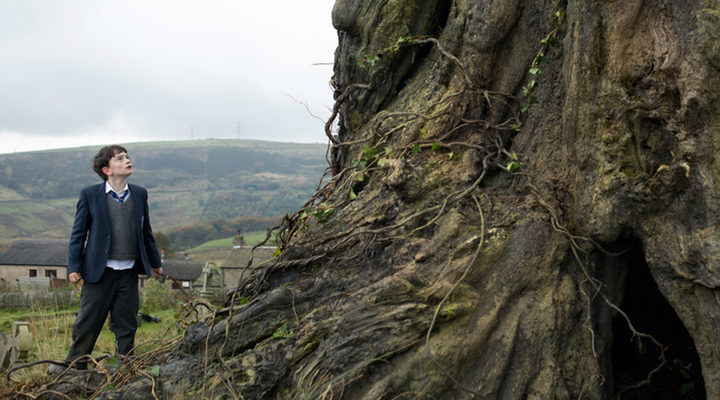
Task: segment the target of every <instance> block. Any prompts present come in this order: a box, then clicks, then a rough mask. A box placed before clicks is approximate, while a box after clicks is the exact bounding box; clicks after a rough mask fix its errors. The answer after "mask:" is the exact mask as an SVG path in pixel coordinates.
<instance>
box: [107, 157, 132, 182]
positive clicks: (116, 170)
mask: <svg viewBox="0 0 720 400" xmlns="http://www.w3.org/2000/svg"><path fill="white" fill-rule="evenodd" d="M102 171H103V172H104V173H105V175H107V176H108V178H110V177H116V178H121V177H124V178H127V177H128V176H130V175H132V163H131V162H130V157H129V156H128V155H127V153H118V154H115V156H114V157H113V158H111V159H110V161H109V162H108V166H107V167H103V169H102Z"/></svg>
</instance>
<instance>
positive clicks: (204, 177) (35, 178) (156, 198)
mask: <svg viewBox="0 0 720 400" xmlns="http://www.w3.org/2000/svg"><path fill="white" fill-rule="evenodd" d="M124 146H125V147H126V148H127V149H128V152H129V153H130V156H131V158H132V160H133V166H134V168H135V172H134V173H133V176H132V177H131V179H130V180H131V182H133V183H136V184H138V185H141V186H144V187H146V188H147V189H148V191H149V194H150V206H151V218H152V220H153V221H152V222H153V228H154V229H155V230H156V231H170V230H173V229H177V228H180V227H184V226H189V225H197V224H202V223H203V222H207V221H211V220H217V219H225V220H231V219H236V218H252V217H265V218H267V217H276V216H280V215H282V214H284V213H287V212H290V211H294V210H295V209H297V208H298V207H300V206H301V205H302V204H303V203H304V201H305V200H306V199H308V198H309V197H310V196H312V194H313V193H314V191H315V188H316V187H317V184H318V181H319V179H320V177H321V175H322V173H323V170H324V169H325V168H326V166H327V162H326V161H325V150H326V146H325V145H324V144H299V143H279V142H266V141H254V140H226V139H222V140H220V139H208V140H195V141H164V142H142V143H130V144H126V145H124ZM99 148H100V146H88V147H80V148H68V149H60V150H48V151H34V152H23V153H15V154H3V155H0V240H3V241H7V240H9V239H12V238H20V237H23V238H27V237H38V238H66V237H67V236H68V235H69V232H70V228H71V225H72V220H73V215H74V212H75V201H76V199H77V194H78V193H79V191H80V189H82V188H83V187H85V186H87V185H91V184H93V183H97V182H98V181H99V178H98V177H97V175H95V173H94V172H93V171H92V169H91V167H90V161H91V159H92V156H93V155H94V154H95V153H96V152H97V150H98V149H99Z"/></svg>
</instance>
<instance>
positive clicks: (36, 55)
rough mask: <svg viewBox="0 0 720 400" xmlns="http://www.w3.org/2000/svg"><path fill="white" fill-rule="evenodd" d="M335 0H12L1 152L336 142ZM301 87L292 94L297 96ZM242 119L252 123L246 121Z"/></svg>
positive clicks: (1, 2)
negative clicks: (212, 141)
mask: <svg viewBox="0 0 720 400" xmlns="http://www.w3.org/2000/svg"><path fill="white" fill-rule="evenodd" d="M333 4H334V0H309V1H299V0H275V1H249V0H207V1H198V0H195V1H191V0H122V1H121V0H112V1H111V0H62V1H59V0H0V153H9V152H16V151H18V152H19V151H27V150H39V149H47V148H61V147H74V146H80V145H88V144H92V145H96V144H109V143H129V142H135V141H147V140H187V139H205V138H237V137H240V138H243V139H263V140H275V141H290V142H306V143H307V142H321V143H325V142H326V141H327V139H326V137H325V134H324V132H323V123H322V122H321V121H319V120H317V119H314V118H313V117H312V116H311V115H310V114H309V113H308V111H307V110H306V108H305V106H304V105H302V104H298V103H297V102H296V101H295V100H293V98H294V99H296V100H298V101H300V102H305V103H307V105H308V107H309V108H310V110H311V111H312V112H313V113H314V114H315V115H317V116H319V117H321V118H322V119H326V118H327V117H328V116H329V114H330V111H329V110H328V108H329V107H332V92H331V89H330V88H329V86H328V81H329V80H330V77H331V76H332V66H331V65H315V66H314V65H313V64H323V63H324V64H331V63H332V61H333V53H334V51H335V47H336V46H337V34H336V32H335V30H334V28H333V27H332V22H331V17H330V13H331V10H332V6H333ZM291 97H292V98H291ZM238 128H239V129H238Z"/></svg>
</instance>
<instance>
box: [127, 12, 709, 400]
mask: <svg viewBox="0 0 720 400" xmlns="http://www.w3.org/2000/svg"><path fill="white" fill-rule="evenodd" d="M333 22H334V24H335V26H336V28H337V29H338V31H339V46H338V49H337V53H336V65H335V77H334V84H335V85H336V88H337V100H338V106H339V108H338V110H339V113H338V119H337V121H338V122H339V130H338V132H337V135H336V136H335V137H334V141H335V142H336V144H335V145H334V146H333V164H334V165H333V167H334V176H333V179H332V180H331V182H330V183H329V185H328V186H326V187H325V189H323V190H322V191H321V192H320V193H319V194H318V197H317V198H316V199H314V200H313V202H311V203H310V204H309V205H308V209H307V210H305V212H304V213H302V214H301V213H298V214H296V215H295V216H293V218H291V219H290V220H289V221H288V223H287V226H286V227H285V228H286V229H285V231H284V236H283V237H284V238H286V239H287V240H288V242H287V243H286V244H285V245H284V248H283V252H282V254H281V255H280V256H279V258H278V260H277V261H275V262H273V263H270V264H267V265H265V266H262V267H261V268H259V269H256V270H253V271H254V272H253V273H252V274H249V275H248V276H247V279H245V280H243V281H242V282H241V283H240V285H239V288H238V291H237V292H236V293H235V295H234V296H233V300H234V305H235V306H234V308H232V311H231V312H230V311H226V312H224V313H222V314H220V315H219V316H218V317H217V318H216V319H215V320H214V321H210V322H206V323H200V324H197V325H195V326H193V327H192V328H190V329H189V330H188V333H187V335H186V337H185V339H184V341H183V343H182V344H181V346H180V347H179V348H178V350H177V351H175V352H174V353H173V355H172V357H171V358H170V359H169V360H168V361H167V362H166V364H165V365H164V366H163V367H162V368H161V370H160V371H161V373H160V377H159V380H158V382H157V383H158V390H161V391H163V392H164V393H165V394H167V395H179V394H181V393H186V394H188V396H189V397H193V396H195V395H199V394H203V395H205V396H209V397H215V396H220V395H222V394H225V395H226V396H227V397H228V398H232V397H236V398H245V399H274V398H298V399H301V398H302V399H304V398H345V399H469V398H478V399H483V398H484V399H526V398H533V399H549V398H557V399H568V398H583V399H604V398H611V397H612V396H613V395H615V394H619V395H620V396H631V395H633V394H638V393H640V392H645V393H664V394H666V395H671V396H674V395H677V396H688V397H689V396H695V397H696V398H702V397H705V396H706V397H707V398H712V399H720V323H718V321H719V317H720V289H718V287H719V286H720V232H719V231H718V223H719V222H720V214H719V213H718V193H719V192H718V191H719V190H720V183H718V179H720V162H719V161H718V159H716V157H715V154H716V151H717V148H718V145H720V130H719V129H718V128H720V124H719V118H720V103H719V102H718V93H720V90H718V89H719V88H720V84H719V83H720V80H719V78H720V40H719V39H720V5H719V4H718V3H717V2H716V1H690V2H680V1H669V0H665V1H663V0H660V1H653V2H651V1H645V2H644V1H641V0H626V1H614V2H611V1H600V2H598V1H589V0H581V1H574V2H567V3H565V2H561V1H527V2H519V1H469V0H455V1H445V0H423V1H412V0H384V1H370V0H338V1H337V3H336V5H335V8H334V10H333ZM242 298H246V299H248V303H247V304H243V305H240V302H239V301H238V300H239V299H242ZM620 309H622V310H623V312H620V311H619V310H620ZM633 333H635V335H633ZM657 367H660V368H657ZM656 369H657V371H655V370H656ZM648 377H649V378H650V382H649V383H646V384H644V385H642V381H644V380H646V379H647V378H648ZM636 384H641V385H639V387H638V388H634V389H632V388H631V387H632V386H634V385H636ZM148 387H149V386H148V385H145V386H144V389H143V390H148ZM128 393H129V392H128Z"/></svg>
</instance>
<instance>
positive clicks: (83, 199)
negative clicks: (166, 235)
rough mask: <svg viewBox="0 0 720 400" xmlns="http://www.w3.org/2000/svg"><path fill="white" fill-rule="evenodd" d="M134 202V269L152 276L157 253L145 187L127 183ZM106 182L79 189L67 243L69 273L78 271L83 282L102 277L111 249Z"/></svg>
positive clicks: (158, 260) (158, 256)
mask: <svg viewBox="0 0 720 400" xmlns="http://www.w3.org/2000/svg"><path fill="white" fill-rule="evenodd" d="M128 190H129V191H130V197H131V198H132V199H133V205H134V206H135V207H134V208H135V228H136V229H135V232H136V236H137V240H138V245H137V248H138V253H139V254H138V257H137V259H136V260H135V267H134V268H135V270H136V271H138V272H144V273H145V274H147V276H149V277H150V276H152V268H159V267H160V266H161V264H160V254H159V253H158V250H157V245H156V244H155V238H154V237H153V234H152V228H151V227H150V217H149V213H148V204H147V190H145V189H144V188H142V187H140V186H137V185H131V184H128ZM106 196H107V195H106V193H105V182H103V183H100V184H97V185H92V186H88V187H86V188H85V189H83V190H82V191H81V192H80V198H79V199H78V202H77V210H76V212H75V222H74V223H73V228H72V233H71V234H70V244H69V246H68V267H67V271H68V275H70V274H71V273H73V272H79V273H80V276H81V277H82V278H83V280H85V281H86V282H90V283H95V282H97V281H99V280H100V277H102V274H103V271H104V270H105V267H106V266H107V260H108V254H109V253H110V215H109V214H108V208H107V199H106Z"/></svg>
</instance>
